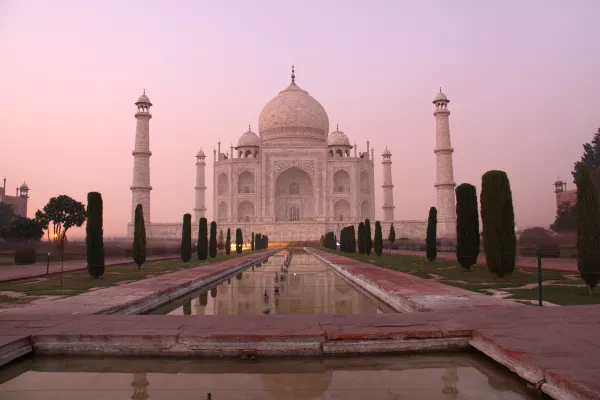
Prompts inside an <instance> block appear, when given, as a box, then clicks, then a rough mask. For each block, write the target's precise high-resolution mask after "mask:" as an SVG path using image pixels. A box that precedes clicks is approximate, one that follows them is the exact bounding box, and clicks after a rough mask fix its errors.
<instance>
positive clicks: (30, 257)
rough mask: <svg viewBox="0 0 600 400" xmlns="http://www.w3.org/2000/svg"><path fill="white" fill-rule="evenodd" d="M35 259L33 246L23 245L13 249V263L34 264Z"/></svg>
mask: <svg viewBox="0 0 600 400" xmlns="http://www.w3.org/2000/svg"><path fill="white" fill-rule="evenodd" d="M36 261H37V255H36V254H35V249H34V248H33V247H24V248H21V249H17V251H15V264H17V265H27V264H35V262H36Z"/></svg>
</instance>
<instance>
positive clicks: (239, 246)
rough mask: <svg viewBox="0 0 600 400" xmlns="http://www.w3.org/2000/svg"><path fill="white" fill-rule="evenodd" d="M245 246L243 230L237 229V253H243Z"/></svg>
mask: <svg viewBox="0 0 600 400" xmlns="http://www.w3.org/2000/svg"><path fill="white" fill-rule="evenodd" d="M243 244H244V237H243V236H242V230H241V229H240V228H237V229H236V230H235V252H236V253H238V254H239V253H241V252H242V245H243Z"/></svg>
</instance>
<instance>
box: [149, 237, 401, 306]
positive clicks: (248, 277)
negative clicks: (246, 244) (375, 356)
mask: <svg viewBox="0 0 600 400" xmlns="http://www.w3.org/2000/svg"><path fill="white" fill-rule="evenodd" d="M288 254H289V253H288V251H282V252H280V253H278V254H276V255H273V256H271V257H269V259H268V261H266V263H264V264H263V263H260V264H256V265H255V266H253V267H252V268H250V269H247V270H246V271H244V272H243V273H240V274H238V275H237V276H235V277H232V278H231V279H229V280H226V281H225V282H223V283H221V284H219V285H218V286H216V287H214V288H212V289H210V290H208V291H203V292H196V293H192V294H190V295H188V296H185V297H184V298H182V299H179V300H178V301H175V302H173V303H171V304H169V305H167V306H165V307H162V308H160V309H157V310H155V311H153V312H152V314H169V315H262V314H269V315H277V314H321V315H322V314H337V315H344V314H345V315H347V314H375V313H384V312H393V310H391V309H390V308H389V307H388V306H386V305H385V304H383V303H381V302H379V301H378V300H376V299H375V298H372V297H370V295H368V294H367V293H366V292H364V291H362V289H361V288H359V287H357V286H356V285H354V284H352V283H349V282H348V281H346V280H345V279H344V278H342V277H341V276H340V275H338V274H337V273H335V272H334V271H333V270H332V269H331V268H329V267H328V266H326V265H325V264H324V263H323V262H321V261H320V260H318V259H317V258H316V257H314V256H313V255H312V254H309V253H307V252H305V251H303V250H298V249H296V250H294V252H293V255H292V257H291V262H290V264H289V266H288V267H286V266H285V265H284V261H285V259H286V257H288ZM265 294H266V297H265ZM266 311H268V312H266Z"/></svg>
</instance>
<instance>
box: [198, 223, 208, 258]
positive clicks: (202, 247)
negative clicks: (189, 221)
mask: <svg viewBox="0 0 600 400" xmlns="http://www.w3.org/2000/svg"><path fill="white" fill-rule="evenodd" d="M207 223H208V221H207V220H206V218H204V217H202V218H200V223H199V224H198V248H197V252H198V260H206V259H207V258H208V237H207V236H208V226H207Z"/></svg>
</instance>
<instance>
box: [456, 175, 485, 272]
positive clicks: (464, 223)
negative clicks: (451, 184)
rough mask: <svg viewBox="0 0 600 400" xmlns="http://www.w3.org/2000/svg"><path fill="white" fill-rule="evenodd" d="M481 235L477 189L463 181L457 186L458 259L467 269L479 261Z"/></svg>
mask: <svg viewBox="0 0 600 400" xmlns="http://www.w3.org/2000/svg"><path fill="white" fill-rule="evenodd" d="M479 235H480V234H479V211H478V210H477V189H475V186H473V185H470V184H468V183H463V184H462V185H458V186H457V187H456V260H457V261H458V263H459V264H460V265H461V266H462V267H463V268H465V269H467V270H470V269H471V265H475V264H476V263H477V257H478V256H479V245H480V243H479V242H480V236H479Z"/></svg>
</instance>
